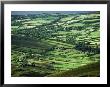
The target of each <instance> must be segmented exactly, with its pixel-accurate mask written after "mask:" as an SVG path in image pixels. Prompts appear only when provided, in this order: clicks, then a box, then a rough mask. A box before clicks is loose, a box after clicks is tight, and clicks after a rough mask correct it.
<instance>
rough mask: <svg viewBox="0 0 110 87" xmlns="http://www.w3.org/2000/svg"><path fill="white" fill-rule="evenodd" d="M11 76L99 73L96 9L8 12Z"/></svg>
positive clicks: (81, 75)
mask: <svg viewBox="0 0 110 87" xmlns="http://www.w3.org/2000/svg"><path fill="white" fill-rule="evenodd" d="M11 19H12V20H11V29H12V30H11V75H12V76H13V77H98V76H100V13H99V12H88V13H76V14H72V13H71V14H64V13H61V12H60V13H56V14H55V13H54V14H50V13H47V12H46V14H44V13H43V14H42V13H41V14H34V15H32V14H31V15H12V16H11Z"/></svg>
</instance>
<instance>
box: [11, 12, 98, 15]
mask: <svg viewBox="0 0 110 87" xmlns="http://www.w3.org/2000/svg"><path fill="white" fill-rule="evenodd" d="M91 12H98V11H12V12H11V15H28V14H33V15H34V14H43V13H47V14H56V13H61V14H79V13H91Z"/></svg>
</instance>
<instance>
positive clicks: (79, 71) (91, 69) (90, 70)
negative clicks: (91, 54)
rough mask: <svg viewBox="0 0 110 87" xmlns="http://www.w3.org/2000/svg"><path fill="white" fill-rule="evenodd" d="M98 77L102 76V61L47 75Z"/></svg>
mask: <svg viewBox="0 0 110 87" xmlns="http://www.w3.org/2000/svg"><path fill="white" fill-rule="evenodd" d="M83 76H84V77H85V76H87V77H91V76H94V77H97V76H100V63H99V62H95V63H91V64H87V65H84V66H81V67H78V68H75V69H71V70H68V71H62V72H58V73H55V74H51V75H48V76H47V77H83Z"/></svg>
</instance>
